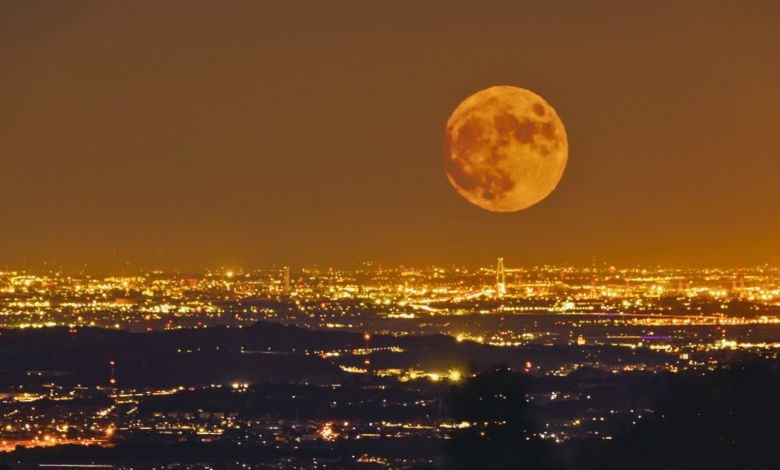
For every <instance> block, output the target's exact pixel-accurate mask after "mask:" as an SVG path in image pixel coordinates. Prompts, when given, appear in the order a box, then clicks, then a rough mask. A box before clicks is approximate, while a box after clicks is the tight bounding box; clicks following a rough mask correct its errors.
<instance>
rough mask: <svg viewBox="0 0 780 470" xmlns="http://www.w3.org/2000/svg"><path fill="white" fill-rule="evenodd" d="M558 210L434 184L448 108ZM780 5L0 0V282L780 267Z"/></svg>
mask: <svg viewBox="0 0 780 470" xmlns="http://www.w3.org/2000/svg"><path fill="white" fill-rule="evenodd" d="M494 85H512V86H517V87H521V88H526V89H529V90H531V91H533V92H534V93H537V94H538V95H540V96H541V97H543V98H544V99H545V100H546V101H547V102H549V103H550V105H551V106H553V107H554V108H555V110H556V111H557V113H558V115H559V116H560V117H561V120H562V121H563V124H564V126H565V127H566V133H567V135H568V141H569V161H568V165H567V168H566V171H565V173H564V175H563V178H562V179H561V181H560V183H559V184H558V187H557V189H555V191H553V192H552V194H551V195H550V196H549V197H547V198H546V199H545V200H543V201H542V202H540V203H538V204H536V205H534V206H532V207H531V208H529V209H526V210H523V211H520V212H514V213H494V212H489V211H486V210H483V209H480V208H478V207H476V206H474V205H471V204H469V203H468V202H467V201H466V200H465V199H463V198H462V197H461V196H460V195H458V193H457V192H456V191H455V190H454V189H453V187H452V186H451V185H450V183H449V182H448V180H447V178H446V176H445V172H444V165H443V162H442V144H443V133H444V126H445V123H446V121H447V118H448V117H449V115H450V113H452V111H453V110H454V109H455V108H456V107H457V106H458V104H459V103H460V102H461V101H462V100H463V99H465V98H466V97H467V96H469V95H471V94H473V93H476V92H477V91H479V90H481V89H484V88H487V87H491V86H494ZM779 129H780V3H778V2H774V1H765V2H758V1H732V2H723V1H720V2H718V1H702V2H687V1H685V2H679V1H674V2H659V1H652V2H650V1H648V2H633V1H631V2H622V1H614V2H564V1H560V2H538V1H534V2H520V1H506V2H494V1H479V2H477V1H468V2H456V1H448V2H434V1H422V2H421V1H393V2H385V1H360V2H345V1H335V2H322V1H310V2H303V1H289V2H287V1H279V2H259V1H258V2H217V1H214V2H194V1H181V2H172V1H164V2H163V1H158V0H155V1H150V2H142V1H138V0H134V1H110V2H102V1H101V2H88V1H79V2H64V1H40V2H29V1H28V2H23V1H17V0H13V1H0V165H1V166H0V201H2V206H1V207H2V211H1V212H0V217H2V219H0V220H2V226H1V228H0V268H2V267H3V266H4V265H7V266H8V267H9V268H10V269H27V270H33V269H36V270H37V269H44V268H51V269H54V268H55V267H56V268H59V267H60V266H64V267H65V269H66V270H67V269H71V268H79V267H82V268H83V267H84V265H85V264H86V265H87V269H96V270H97V269H103V270H106V269H112V270H116V269H126V270H137V269H142V268H166V269H169V268H179V269H189V270H192V269H203V268H219V267H222V266H225V267H231V268H243V269H254V268H265V267H271V266H273V265H276V266H279V265H289V266H291V267H293V269H297V268H300V267H306V266H312V265H315V264H316V265H320V266H334V267H339V268H350V267H358V266H359V264H360V263H361V262H363V261H376V262H378V263H381V264H382V265H383V267H388V268H389V267H397V266H398V265H399V264H404V265H406V266H418V267H424V266H426V265H432V264H436V265H440V266H446V267H450V266H452V265H453V264H456V265H458V266H461V265H466V266H471V267H475V266H480V265H481V266H486V265H490V264H494V263H495V258H496V257H499V256H500V257H503V258H504V259H505V264H506V266H507V267H509V268H512V267H519V266H526V267H532V266H534V265H541V264H547V263H550V264H552V263H557V264H562V263H564V262H568V263H569V264H570V265H579V266H589V265H590V263H591V260H592V257H593V256H594V255H595V256H596V258H597V261H598V263H599V264H600V265H601V264H602V263H607V264H609V265H614V266H618V267H630V266H636V265H638V264H639V265H642V266H646V265H650V264H652V265H657V264H661V265H666V266H721V267H730V266H756V265H763V264H765V263H770V264H775V265H776V264H780V217H779V216H778V213H779V212H780V183H778V181H780V171H778V170H779V168H778V159H779V158H780V130H779Z"/></svg>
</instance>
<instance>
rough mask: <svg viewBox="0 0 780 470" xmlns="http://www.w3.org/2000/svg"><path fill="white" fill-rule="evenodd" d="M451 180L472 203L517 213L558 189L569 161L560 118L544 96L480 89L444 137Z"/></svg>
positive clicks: (451, 121) (460, 109)
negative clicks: (557, 186)
mask: <svg viewBox="0 0 780 470" xmlns="http://www.w3.org/2000/svg"><path fill="white" fill-rule="evenodd" d="M442 158H443V160H444V166H445V170H446V172H447V177H448V179H449V180H450V183H451V184H452V185H453V186H454V187H455V189H456V190H457V191H458V192H459V193H460V194H461V195H462V196H463V197H465V198H466V199H467V200H469V201H470V202H471V203H473V204H476V205H477V206H479V207H482V208H484V209H488V210H491V211H496V212H513V211H517V210H521V209H525V208H527V207H529V206H531V205H533V204H536V203H537V202H539V201H541V200H542V199H544V198H545V197H547V195H549V194H550V193H551V192H552V190H553V189H555V187H556V185H557V184H558V181H559V180H560V179H561V176H562V175H563V170H564V169H565V167H566V161H567V159H568V142H567V140H566V132H565V130H564V128H563V124H562V123H561V120H560V118H559V117H558V114H557V113H556V112H555V110H554V109H553V108H552V107H551V106H550V105H549V104H547V102H546V101H544V100H543V99H542V98H541V97H539V96H538V95H536V94H534V93H532V92H530V91H528V90H523V89H521V88H517V87H510V86H498V87H492V88H488V89H486V90H482V91H480V92H478V93H476V94H474V95H472V96H470V97H469V98H467V99H466V100H465V101H463V103H461V104H460V105H459V106H458V107H457V108H456V109H455V111H454V112H453V113H452V116H450V118H449V120H448V121H447V126H446V128H445V133H444V149H443V157H442Z"/></svg>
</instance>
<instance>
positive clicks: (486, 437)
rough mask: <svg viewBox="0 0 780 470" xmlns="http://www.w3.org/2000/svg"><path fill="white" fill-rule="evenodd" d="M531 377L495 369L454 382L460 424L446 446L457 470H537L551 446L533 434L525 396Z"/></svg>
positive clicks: (452, 398)
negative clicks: (465, 426)
mask: <svg viewBox="0 0 780 470" xmlns="http://www.w3.org/2000/svg"><path fill="white" fill-rule="evenodd" d="M527 389H528V377H527V376H525V375H523V374H520V373H517V372H512V371H511V370H509V369H508V368H507V367H506V366H498V367H493V368H491V369H488V370H485V371H483V372H482V373H480V374H477V375H476V376H474V377H469V378H466V379H465V380H464V381H463V382H462V383H460V384H457V385H452V386H450V388H449V390H448V392H447V399H448V402H449V405H450V409H451V413H452V417H453V419H454V420H455V421H456V422H464V421H465V422H467V423H469V427H467V428H463V429H460V430H458V431H456V432H455V433H454V435H453V436H452V439H451V440H449V441H447V444H446V446H445V450H446V453H447V455H448V456H449V458H450V460H449V462H448V464H449V466H450V467H451V468H453V469H496V470H500V469H504V468H506V469H509V468H511V469H536V468H539V467H540V466H541V463H542V461H543V459H544V457H545V455H547V453H548V447H547V446H546V445H545V444H544V443H543V442H542V441H541V440H540V439H538V438H536V437H534V436H533V421H532V420H531V419H530V418H529V417H528V409H529V403H528V401H527V399H526V390H527Z"/></svg>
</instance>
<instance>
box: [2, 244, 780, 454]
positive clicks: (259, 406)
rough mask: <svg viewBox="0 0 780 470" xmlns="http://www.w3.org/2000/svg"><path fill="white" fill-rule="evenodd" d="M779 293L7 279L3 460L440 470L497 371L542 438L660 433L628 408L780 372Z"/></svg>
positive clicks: (539, 271)
mask: <svg viewBox="0 0 780 470" xmlns="http://www.w3.org/2000/svg"><path fill="white" fill-rule="evenodd" d="M507 266H509V263H508V262H507ZM779 280H780V270H778V269H777V268H770V267H768V266H763V267H754V268H743V269H732V270H721V269H714V268H713V269H687V270H686V269H672V268H663V267H660V266H654V267H647V268H642V267H636V268H617V267H613V266H600V267H597V266H595V265H593V266H591V267H588V268H573V267H568V266H563V267H561V266H534V267H527V268H512V267H505V264H504V260H503V259H499V260H498V261H497V263H496V264H494V265H493V266H489V267H488V266H486V267H482V268H476V269H467V268H466V267H456V266H451V267H449V268H443V267H435V266H426V267H420V268H416V267H411V266H398V267H394V268H387V267H382V266H379V265H378V264H376V263H371V262H366V263H363V264H362V265H361V266H360V269H356V270H353V271H337V270H333V269H331V268H318V267H312V268H302V269H298V270H295V269H290V268H287V267H285V268H281V269H268V270H259V271H252V272H243V271H226V270H219V271H211V272H206V273H203V274H202V275H199V276H198V275H182V274H179V273H172V272H160V271H154V272H148V273H139V274H137V275H133V276H127V277H116V276H98V275H83V274H82V275H66V274H64V273H60V272H56V273H46V274H40V273H39V274H31V273H24V272H14V271H4V272H2V273H0V296H1V297H0V299H2V300H1V303H0V315H2V322H3V324H2V328H3V329H2V331H1V332H0V347H2V351H3V364H2V366H0V368H2V374H3V375H4V381H5V382H6V383H7V384H9V385H7V386H6V387H5V388H4V389H2V390H0V396H1V397H2V405H1V406H2V408H1V409H2V415H3V417H4V418H3V428H2V430H0V434H1V435H2V450H3V451H6V452H12V451H14V453H15V454H19V455H24V453H23V452H24V451H23V449H24V448H28V449H34V448H46V447H51V446H66V445H72V446H97V447H101V448H110V449H119V448H121V447H122V446H128V445H144V443H146V444H159V445H162V444H172V443H181V444H184V443H190V444H192V443H201V444H202V443H212V444H215V445H216V444H217V443H220V444H225V445H228V444H229V445H232V446H244V447H246V448H262V449H273V450H274V451H275V452H276V451H278V452H279V454H273V453H271V454H267V453H266V454H263V456H264V458H265V459H266V460H268V459H271V460H273V461H275V462H276V461H278V462H277V463H279V462H281V461H282V460H284V459H289V458H291V455H297V454H291V452H293V451H294V452H297V451H298V450H301V449H306V452H313V453H315V454H316V453H318V452H319V455H320V456H321V457H322V458H325V457H323V456H328V455H331V454H334V453H337V452H340V451H337V449H341V447H340V446H341V445H342V444H339V443H343V442H345V441H355V442H362V441H365V442H374V441H377V440H381V441H386V440H387V441H398V442H403V443H404V444H403V445H411V446H412V447H413V448H415V449H416V451H415V452H413V453H411V454H410V456H407V457H408V458H404V457H399V458H393V457H392V453H390V454H388V453H386V452H385V453H382V452H380V453H372V452H371V451H370V450H371V449H373V448H374V446H373V445H368V446H366V447H365V448H363V447H360V446H359V445H358V446H357V448H360V449H361V451H360V452H361V453H360V455H357V456H356V457H354V458H352V457H350V458H349V459H348V460H349V461H350V462H352V463H351V464H350V465H352V464H355V465H356V464H360V463H366V462H370V463H371V464H381V465H383V466H387V467H390V468H414V467H415V465H422V464H430V465H434V464H435V463H436V462H438V460H436V459H441V457H439V456H437V454H436V451H435V449H436V446H435V445H433V444H432V443H435V442H443V441H446V440H448V439H450V438H451V437H452V436H453V435H454V434H453V433H455V432H459V431H463V430H464V429H467V428H469V427H473V426H475V425H477V424H478V423H473V422H468V421H462V420H460V421H459V420H458V419H456V417H455V416H453V415H452V413H451V411H450V409H449V407H450V404H449V403H448V401H447V400H445V398H444V397H445V394H446V393H445V392H446V390H447V387H449V386H452V385H457V384H458V383H460V382H462V381H464V380H468V379H469V377H473V376H474V374H477V373H479V371H480V370H483V369H480V367H485V366H490V365H492V364H503V365H504V367H508V368H509V370H517V371H520V372H522V373H524V374H527V375H528V376H530V377H533V378H535V379H534V380H535V381H536V382H534V383H533V384H532V385H531V386H530V388H529V391H528V394H527V400H528V402H529V403H530V404H532V406H533V407H534V408H533V409H532V411H531V416H532V417H533V419H534V422H535V423H536V427H535V432H534V434H533V436H534V437H535V438H538V439H543V440H544V441H546V442H551V443H555V445H567V443H568V442H577V441H581V440H583V439H589V438H593V437H596V436H599V438H600V439H604V440H609V439H612V434H613V433H616V432H619V427H618V424H616V423H625V422H626V420H629V419H630V420H634V421H635V420H639V419H642V415H652V414H653V410H652V409H650V408H648V406H649V405H642V404H641V403H639V402H641V399H638V398H636V397H634V398H632V396H633V395H632V392H630V391H629V390H630V389H632V388H637V387H641V386H643V385H646V383H647V382H648V381H649V380H652V378H653V376H658V374H670V373H671V374H687V375H690V374H702V375H703V374H706V373H707V372H710V371H715V370H718V369H720V368H722V367H724V366H726V367H728V365H729V364H732V363H739V362H740V361H744V360H745V357H746V355H749V356H752V357H756V358H764V359H775V358H776V357H777V353H778V351H780V325H778V322H780V314H779V312H780V287H779V286H778V281H779ZM280 328H281V329H280ZM198 331H201V332H202V333H197V332H198ZM312 335H314V336H312ZM36 338H41V339H42V338H50V339H48V340H45V341H41V340H36ZM434 345H435V346H434ZM431 346H433V347H434V350H430V349H429V347H431ZM58 356H59V358H58ZM218 363H224V365H223V366H222V367H220V366H216V367H215V366H214V365H212V364H218ZM228 363H229V364H230V366H227V367H225V365H227V364H228ZM174 371H175V372H174ZM260 396H262V397H264V398H265V399H264V400H260V399H259V397H260ZM117 446H119V447H117ZM97 447H95V448H97ZM28 452H31V451H28ZM247 455H249V454H247ZM252 455H255V454H252ZM307 455H308V454H307ZM350 455H351V454H350ZM255 457H256V456H255ZM255 457H253V458H255ZM272 457H273V458H272ZM243 458H244V457H242V459H243ZM296 458H297V457H296ZM313 458H314V457H313ZM327 458H331V459H333V458H335V457H333V456H332V455H331V457H327ZM250 460H251V459H250ZM315 461H316V458H315V460H312V462H315ZM345 462H346V461H345V460H344V456H343V455H339V457H338V458H337V459H336V460H333V461H332V464H333V465H344V464H345ZM288 463H289V462H288ZM295 465H299V466H306V465H309V464H307V463H305V462H303V461H298V460H296V463H295ZM311 465H314V463H312V464H311ZM307 468H308V467H307ZM312 468H313V467H312Z"/></svg>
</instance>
